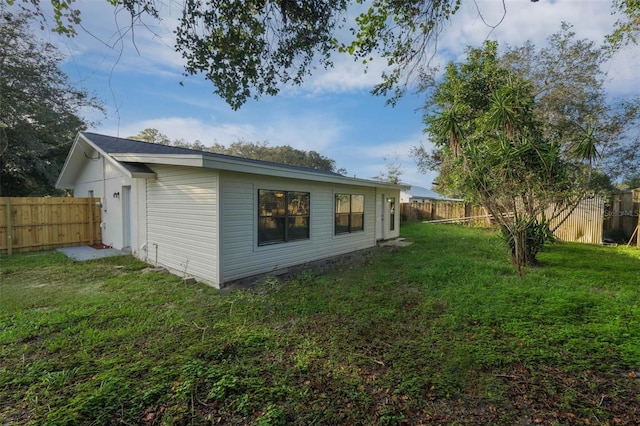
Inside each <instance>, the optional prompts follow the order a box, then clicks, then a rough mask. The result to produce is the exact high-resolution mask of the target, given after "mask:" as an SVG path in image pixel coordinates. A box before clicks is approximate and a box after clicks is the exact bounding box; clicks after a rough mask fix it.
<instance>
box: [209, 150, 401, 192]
mask: <svg viewBox="0 0 640 426" xmlns="http://www.w3.org/2000/svg"><path fill="white" fill-rule="evenodd" d="M203 167H206V168H211V169H217V170H225V171H233V172H240V173H250V174H257V175H266V176H274V177H282V178H287V179H300V180H310V181H317V182H327V183H335V184H342V185H351V186H364V187H369V188H390V189H397V190H400V189H404V188H405V187H406V188H409V186H407V185H395V184H391V183H387V182H377V181H373V180H368V179H358V178H352V177H348V176H339V175H329V174H322V173H314V172H312V171H306V170H296V169H287V168H283V167H278V166H277V165H270V164H260V163H246V162H243V161H237V160H233V159H224V158H205V160H204V165H203Z"/></svg>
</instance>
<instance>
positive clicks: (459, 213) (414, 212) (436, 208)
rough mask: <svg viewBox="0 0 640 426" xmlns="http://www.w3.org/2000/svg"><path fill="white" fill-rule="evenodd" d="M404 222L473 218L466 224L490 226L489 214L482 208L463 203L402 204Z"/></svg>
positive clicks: (430, 202)
mask: <svg viewBox="0 0 640 426" xmlns="http://www.w3.org/2000/svg"><path fill="white" fill-rule="evenodd" d="M400 207H401V214H402V216H401V217H402V219H403V220H408V221H423V220H446V219H463V218H472V219H471V220H467V221H465V222H467V223H471V224H473V225H489V224H490V220H489V218H488V216H487V212H486V211H485V209H484V208H482V207H481V206H476V205H472V204H467V203H465V202H463V201H427V202H424V203H402V204H401V206H400Z"/></svg>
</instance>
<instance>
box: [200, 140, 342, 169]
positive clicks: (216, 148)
mask: <svg viewBox="0 0 640 426" xmlns="http://www.w3.org/2000/svg"><path fill="white" fill-rule="evenodd" d="M210 150H211V151H213V152H217V153H220V154H226V155H233V156H236V157H243V158H252V159H255V160H263V161H271V162H274V163H282V164H288V165H291V166H300V167H309V168H312V169H317V170H324V171H328V172H335V173H340V174H345V173H346V170H344V169H338V168H337V167H336V162H335V160H333V159H331V158H329V157H325V156H323V155H321V154H319V153H318V152H316V151H304V150H300V149H296V148H293V147H291V146H289V145H281V146H273V147H272V146H269V144H268V143H267V142H248V141H238V142H234V143H232V144H231V145H229V146H228V147H225V146H223V145H220V144H218V143H216V144H214V145H213V147H211V148H210Z"/></svg>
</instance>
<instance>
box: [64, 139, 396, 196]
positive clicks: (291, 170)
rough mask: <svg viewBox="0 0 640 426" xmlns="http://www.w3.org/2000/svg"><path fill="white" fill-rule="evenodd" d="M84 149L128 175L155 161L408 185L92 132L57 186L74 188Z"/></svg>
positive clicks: (78, 144)
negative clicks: (106, 160) (102, 157)
mask: <svg viewBox="0 0 640 426" xmlns="http://www.w3.org/2000/svg"><path fill="white" fill-rule="evenodd" d="M87 150H90V151H92V152H97V153H98V154H99V155H102V156H104V157H105V158H109V159H112V160H113V162H114V163H115V164H116V165H117V166H118V167H120V169H121V170H122V171H123V172H124V173H126V174H127V175H129V176H131V177H154V176H155V173H154V172H153V165H154V164H170V165H182V166H195V167H204V168H214V169H219V170H229V171H237V172H245V173H253V174H263V175H269V176H279V177H286V178H297V179H308V180H315V181H326V182H333V183H343V184H349V185H361V186H368V187H388V188H394V189H406V188H409V186H407V185H394V184H390V183H384V182H378V181H372V180H367V179H357V178H352V177H347V176H343V175H340V174H338V173H334V172H330V171H326V170H317V169H312V168H308V167H299V166H292V165H288V164H281V163H273V162H269V161H262V160H254V159H249V158H242V157H234V156H231V155H225V154H217V153H213V152H208V151H199V150H194V149H189V148H182V147H177V146H170V145H161V144H155V143H150V142H144V141H137V140H133V139H126V138H118V137H113V136H106V135H101V134H97V133H91V132H80V133H78V136H77V137H76V139H75V142H74V144H73V146H72V148H71V151H70V152H69V155H68V156H67V159H66V161H65V164H64V166H63V168H62V171H61V172H60V176H59V177H58V181H57V183H56V187H57V188H68V189H70V188H73V184H74V180H75V177H76V176H77V174H78V173H79V172H80V168H81V164H82V161H86V158H91V156H90V155H89V153H87Z"/></svg>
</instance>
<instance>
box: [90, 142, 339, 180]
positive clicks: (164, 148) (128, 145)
mask: <svg viewBox="0 0 640 426" xmlns="http://www.w3.org/2000/svg"><path fill="white" fill-rule="evenodd" d="M82 135H83V136H84V137H85V138H87V139H89V140H90V141H91V142H93V143H94V144H96V145H97V146H98V147H99V148H100V149H102V150H103V151H104V152H106V153H107V154H158V155H193V154H197V155H203V156H207V157H210V158H220V159H232V160H235V161H241V162H244V163H248V164H261V165H269V166H275V167H280V168H283V169H290V170H299V171H307V172H313V173H318V174H324V175H329V176H342V175H340V174H338V173H334V172H329V171H326V170H318V169H312V168H309V167H300V166H292V165H289V164H282V163H273V162H271V161H263V160H254V159H251V158H242V157H234V156H232V155H225V154H217V153H213V152H208V151H199V150H196V149H189V148H181V147H178V146H170V145H161V144H157V143H151V142H144V141H137V140H133V139H126V138H117V137H113V136H106V135H101V134H98V133H91V132H82Z"/></svg>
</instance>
